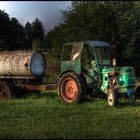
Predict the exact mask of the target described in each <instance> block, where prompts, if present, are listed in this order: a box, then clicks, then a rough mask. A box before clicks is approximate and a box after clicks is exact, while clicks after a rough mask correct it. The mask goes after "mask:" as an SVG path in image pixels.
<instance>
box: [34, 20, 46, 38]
mask: <svg viewBox="0 0 140 140" xmlns="http://www.w3.org/2000/svg"><path fill="white" fill-rule="evenodd" d="M31 32H32V37H33V38H40V39H41V40H44V37H45V31H44V27H43V24H42V22H41V21H40V20H39V19H38V18H36V19H35V20H34V21H33V22H32V29H31Z"/></svg>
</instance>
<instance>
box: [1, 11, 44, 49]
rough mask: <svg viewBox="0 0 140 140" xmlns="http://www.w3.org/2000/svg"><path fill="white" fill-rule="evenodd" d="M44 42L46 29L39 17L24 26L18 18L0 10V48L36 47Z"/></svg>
mask: <svg viewBox="0 0 140 140" xmlns="http://www.w3.org/2000/svg"><path fill="white" fill-rule="evenodd" d="M44 42H45V30H44V27H43V24H42V22H41V21H40V20H39V19H38V18H36V19H35V20H34V21H33V22H32V23H30V22H27V23H26V25H25V26H23V25H21V24H20V23H19V21H18V19H17V18H15V17H12V18H10V17H9V15H8V14H7V13H6V12H5V11H2V10H0V50H22V49H25V50H29V49H35V48H37V47H42V46H43V45H44V44H43V43H44ZM40 44H41V45H40ZM42 44H43V45H42Z"/></svg>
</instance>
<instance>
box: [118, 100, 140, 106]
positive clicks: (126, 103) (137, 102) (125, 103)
mask: <svg viewBox="0 0 140 140" xmlns="http://www.w3.org/2000/svg"><path fill="white" fill-rule="evenodd" d="M126 106H129V107H137V106H140V100H136V101H125V102H122V101H120V102H119V105H118V107H126Z"/></svg>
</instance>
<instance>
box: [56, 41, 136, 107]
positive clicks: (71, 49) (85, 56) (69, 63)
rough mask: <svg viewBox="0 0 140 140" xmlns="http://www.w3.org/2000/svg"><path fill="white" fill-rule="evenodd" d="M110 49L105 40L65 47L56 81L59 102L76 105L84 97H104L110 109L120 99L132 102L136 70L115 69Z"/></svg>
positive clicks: (130, 68) (73, 43)
mask: <svg viewBox="0 0 140 140" xmlns="http://www.w3.org/2000/svg"><path fill="white" fill-rule="evenodd" d="M113 48H114V47H113V46H112V45H110V44H109V43H107V42H104V41H79V42H71V43H67V44H65V45H64V46H63V50H62V58H61V74H60V76H59V82H58V94H59V97H60V99H61V100H62V101H64V102H66V103H78V102H79V101H81V100H82V99H84V98H85V97H86V95H90V96H92V97H99V96H102V97H107V101H108V104H109V106H116V105H118V101H119V98H120V97H122V96H124V97H126V98H133V99H135V90H136V77H135V71H134V69H133V68H132V67H116V58H115V57H114V56H113V55H114V53H113V52H114V51H113V50H114V49H113ZM112 54H113V55H112Z"/></svg>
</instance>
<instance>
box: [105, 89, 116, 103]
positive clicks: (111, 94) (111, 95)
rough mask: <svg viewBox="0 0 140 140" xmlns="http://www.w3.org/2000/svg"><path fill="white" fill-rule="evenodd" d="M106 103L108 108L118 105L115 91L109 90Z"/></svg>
mask: <svg viewBox="0 0 140 140" xmlns="http://www.w3.org/2000/svg"><path fill="white" fill-rule="evenodd" d="M107 101H108V105H109V106H117V105H118V95H117V90H116V89H109V91H108V96H107Z"/></svg>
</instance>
